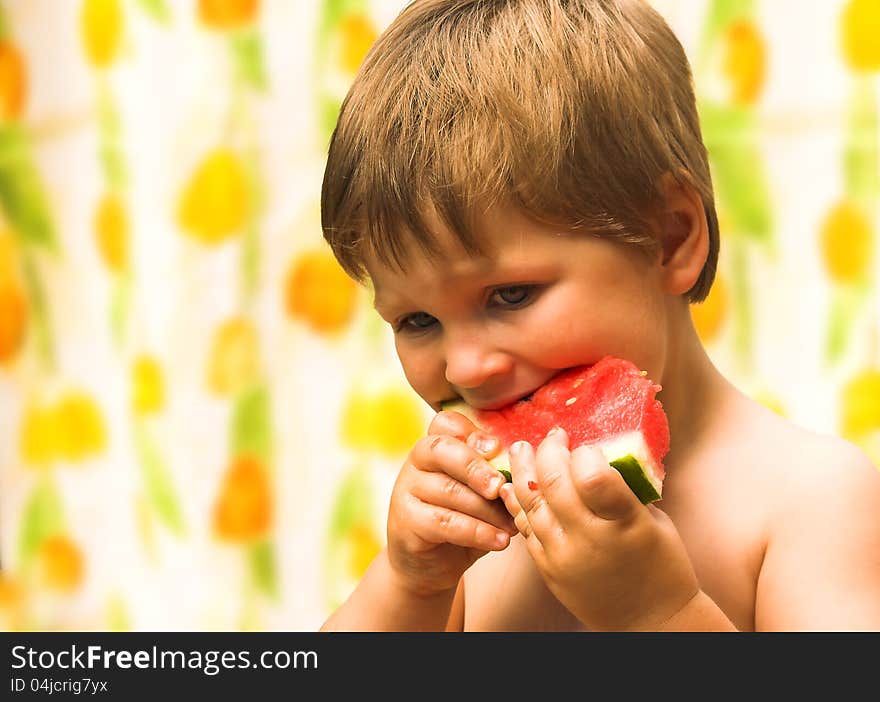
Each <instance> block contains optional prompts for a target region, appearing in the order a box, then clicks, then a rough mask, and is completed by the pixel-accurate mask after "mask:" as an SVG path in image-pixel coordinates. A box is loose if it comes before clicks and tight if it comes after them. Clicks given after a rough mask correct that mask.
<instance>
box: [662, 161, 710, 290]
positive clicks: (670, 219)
mask: <svg viewBox="0 0 880 702" xmlns="http://www.w3.org/2000/svg"><path fill="white" fill-rule="evenodd" d="M657 188H658V191H659V192H660V195H661V198H662V200H661V203H660V212H659V217H658V220H659V232H658V233H659V235H660V239H661V243H662V256H661V263H660V265H661V268H662V277H663V284H664V289H665V291H666V292H667V293H669V294H670V295H683V294H684V293H686V292H687V291H688V290H690V289H691V288H692V287H693V286H694V284H695V283H696V282H697V279H698V278H699V277H700V273H701V272H702V271H703V266H704V265H705V263H706V257H707V256H708V255H709V225H708V224H707V222H706V211H705V209H704V208H703V200H702V199H701V198H700V194H699V193H698V192H697V190H696V188H694V187H693V186H692V185H691V184H690V182H689V181H688V180H687V179H686V178H682V179H681V180H679V179H676V178H675V176H673V174H672V173H664V174H663V176H662V177H661V178H660V182H659V183H658V186H657Z"/></svg>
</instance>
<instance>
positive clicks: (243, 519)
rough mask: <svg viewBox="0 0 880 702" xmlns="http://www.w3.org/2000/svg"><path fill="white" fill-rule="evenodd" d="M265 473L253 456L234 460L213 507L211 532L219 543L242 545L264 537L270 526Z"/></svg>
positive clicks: (269, 489)
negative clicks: (212, 528)
mask: <svg viewBox="0 0 880 702" xmlns="http://www.w3.org/2000/svg"><path fill="white" fill-rule="evenodd" d="M272 512H273V509H272V489H271V486H270V484H269V474H268V471H267V470H266V468H265V467H264V466H263V464H262V462H261V461H260V460H258V459H257V458H255V457H253V456H239V457H238V458H236V459H235V460H234V461H233V462H232V465H230V466H229V469H228V471H227V473H226V476H225V477H224V479H223V484H222V486H221V489H220V496H219V498H218V499H217V502H216V504H215V505H214V533H215V534H216V536H217V537H218V538H219V539H221V540H223V541H232V542H245V541H252V540H254V539H259V538H261V537H263V536H265V535H266V534H267V532H268V531H269V527H270V526H271V524H272Z"/></svg>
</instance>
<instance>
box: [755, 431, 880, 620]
mask: <svg viewBox="0 0 880 702" xmlns="http://www.w3.org/2000/svg"><path fill="white" fill-rule="evenodd" d="M760 431H761V432H767V435H766V438H767V441H768V442H772V443H770V445H771V446H772V448H771V449H770V451H769V452H768V455H767V457H766V458H767V459H769V460H767V461H761V463H763V468H764V469H765V470H766V471H767V473H768V477H769V480H768V481H766V482H765V483H764V487H765V491H766V492H765V494H766V496H767V501H766V502H765V505H766V507H767V515H766V516H767V541H766V550H765V555H764V559H763V563H762V566H761V570H760V576H759V579H758V592H757V600H756V619H755V623H756V627H757V628H759V629H767V630H800V629H810V630H817V629H818V630H856V629H860V630H861V629H868V630H880V556H878V555H877V554H880V519H878V515H880V471H878V469H877V467H876V466H874V464H873V463H872V462H871V461H870V460H869V459H868V457H867V455H866V454H865V453H864V452H863V451H862V450H861V449H859V448H858V447H856V446H855V445H853V444H852V443H850V442H848V441H845V440H843V439H840V438H837V437H834V436H830V435H823V434H818V433H815V432H811V431H808V430H806V429H803V428H801V427H798V426H796V425H794V424H791V423H790V422H787V421H785V420H783V419H781V418H778V421H777V420H770V421H769V422H768V423H767V424H766V425H765V426H764V427H763V428H762V429H761V430H760ZM771 436H772V440H771V439H770V437H771Z"/></svg>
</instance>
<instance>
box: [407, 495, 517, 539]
mask: <svg viewBox="0 0 880 702" xmlns="http://www.w3.org/2000/svg"><path fill="white" fill-rule="evenodd" d="M412 524H413V532H414V533H415V534H416V536H418V537H419V538H421V539H423V540H424V541H427V542H429V543H435V544H443V543H448V544H453V545H455V546H461V547H463V548H476V549H480V550H484V551H500V550H502V549H505V548H507V545H508V544H509V543H510V534H509V533H507V532H506V531H504V530H503V529H499V528H497V527H495V526H492V525H491V524H487V523H486V522H484V521H482V520H480V519H475V518H474V517H471V516H470V515H467V514H462V513H461V512H456V511H455V510H452V509H447V508H446V507H438V506H437V505H432V504H429V503H427V502H421V501H417V502H416V505H415V507H414V508H413V514H412Z"/></svg>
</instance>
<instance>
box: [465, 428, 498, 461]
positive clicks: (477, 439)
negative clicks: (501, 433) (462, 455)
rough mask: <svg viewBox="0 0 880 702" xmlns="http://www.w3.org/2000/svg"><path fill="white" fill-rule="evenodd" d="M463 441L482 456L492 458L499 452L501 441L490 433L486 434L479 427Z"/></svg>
mask: <svg viewBox="0 0 880 702" xmlns="http://www.w3.org/2000/svg"><path fill="white" fill-rule="evenodd" d="M465 443H466V444H467V445H468V446H470V447H471V448H472V449H474V450H475V451H476V452H477V453H479V454H480V455H481V456H482V457H483V458H494V457H495V456H497V455H498V454H499V453H500V452H501V442H500V441H499V440H498V439H497V438H496V437H494V436H492V435H491V434H487V433H486V432H484V431H480V430H479V429H478V430H477V431H472V432H471V433H470V434H469V435H468V437H467V441H465Z"/></svg>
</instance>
